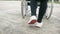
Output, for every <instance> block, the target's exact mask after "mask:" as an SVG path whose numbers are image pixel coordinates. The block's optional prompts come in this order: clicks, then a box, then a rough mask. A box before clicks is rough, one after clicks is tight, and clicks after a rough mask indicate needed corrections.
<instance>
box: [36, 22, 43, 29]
mask: <svg viewBox="0 0 60 34" xmlns="http://www.w3.org/2000/svg"><path fill="white" fill-rule="evenodd" d="M42 26H43V22H41V23H39V22H36V24H35V27H37V28H41V27H42Z"/></svg>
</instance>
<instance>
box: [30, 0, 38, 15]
mask: <svg viewBox="0 0 60 34" xmlns="http://www.w3.org/2000/svg"><path fill="white" fill-rule="evenodd" d="M30 1H31V3H30V5H31V16H33V15H35V16H36V8H37V2H36V0H30Z"/></svg>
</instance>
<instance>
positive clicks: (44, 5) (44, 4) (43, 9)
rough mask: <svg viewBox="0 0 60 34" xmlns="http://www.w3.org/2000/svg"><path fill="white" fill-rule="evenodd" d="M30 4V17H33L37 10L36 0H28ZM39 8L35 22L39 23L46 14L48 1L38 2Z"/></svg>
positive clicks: (41, 0)
mask: <svg viewBox="0 0 60 34" xmlns="http://www.w3.org/2000/svg"><path fill="white" fill-rule="evenodd" d="M30 1H31V3H30V5H31V16H33V15H35V16H36V9H37V1H36V0H30ZM39 2H40V8H39V14H38V19H37V21H38V22H39V23H40V22H41V21H42V19H43V16H44V14H45V12H46V9H47V2H48V0H40V1H39Z"/></svg>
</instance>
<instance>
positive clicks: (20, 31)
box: [0, 1, 60, 34]
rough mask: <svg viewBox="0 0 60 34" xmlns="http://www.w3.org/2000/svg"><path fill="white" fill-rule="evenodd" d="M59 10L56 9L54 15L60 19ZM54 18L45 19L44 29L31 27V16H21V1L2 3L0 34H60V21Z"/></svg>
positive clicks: (0, 6) (0, 3)
mask: <svg viewBox="0 0 60 34" xmlns="http://www.w3.org/2000/svg"><path fill="white" fill-rule="evenodd" d="M58 8H59V7H58ZM58 8H54V12H53V15H54V16H56V15H57V17H59V18H60V15H59V14H60V11H59V9H60V8H59V9H58ZM56 12H57V13H56ZM54 16H52V17H51V18H50V19H49V20H47V19H46V18H43V22H44V25H43V27H42V28H35V27H30V26H29V25H28V24H27V21H28V20H29V16H26V18H25V19H23V18H22V16H21V6H20V1H12V2H9V1H8V2H6V1H0V34H60V20H59V19H57V18H55V17H54Z"/></svg>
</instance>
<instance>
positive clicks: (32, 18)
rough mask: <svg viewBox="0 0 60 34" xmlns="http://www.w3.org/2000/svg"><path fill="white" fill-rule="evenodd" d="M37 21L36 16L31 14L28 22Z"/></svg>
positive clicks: (33, 22)
mask: <svg viewBox="0 0 60 34" xmlns="http://www.w3.org/2000/svg"><path fill="white" fill-rule="evenodd" d="M36 22H37V18H36V16H31V17H30V20H29V21H28V24H35V23H36Z"/></svg>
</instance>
